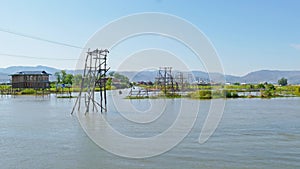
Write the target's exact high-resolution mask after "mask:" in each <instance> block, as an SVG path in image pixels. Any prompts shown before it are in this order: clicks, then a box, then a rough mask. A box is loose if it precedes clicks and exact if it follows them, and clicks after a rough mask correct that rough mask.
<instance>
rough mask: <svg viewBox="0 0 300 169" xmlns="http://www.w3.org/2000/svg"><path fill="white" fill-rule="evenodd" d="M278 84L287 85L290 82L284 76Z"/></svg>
mask: <svg viewBox="0 0 300 169" xmlns="http://www.w3.org/2000/svg"><path fill="white" fill-rule="evenodd" d="M278 84H279V85H280V86H286V85H287V84H288V80H287V79H286V78H284V77H283V78H281V79H279V80H278Z"/></svg>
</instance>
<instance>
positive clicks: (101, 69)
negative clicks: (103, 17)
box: [71, 49, 109, 114]
mask: <svg viewBox="0 0 300 169" xmlns="http://www.w3.org/2000/svg"><path fill="white" fill-rule="evenodd" d="M108 53H109V51H108V50H107V49H104V50H102V49H96V50H93V51H88V52H87V55H86V58H85V66H84V70H83V76H82V80H81V88H80V92H79V94H78V97H77V99H76V102H75V105H74V107H73V109H72V112H71V114H73V113H74V111H75V108H76V107H77V108H78V111H80V105H81V98H82V95H83V93H84V105H85V114H86V113H88V112H90V108H92V111H95V110H96V111H97V112H98V108H100V111H101V113H103V112H107V98H106V82H107V80H108V78H107V77H106V73H107V71H108V70H109V68H108V67H107V63H106V62H107V54H108ZM95 88H99V89H100V91H99V95H100V96H99V100H97V99H96V95H95ZM84 91H86V92H84Z"/></svg>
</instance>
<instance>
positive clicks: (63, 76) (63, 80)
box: [60, 70, 67, 84]
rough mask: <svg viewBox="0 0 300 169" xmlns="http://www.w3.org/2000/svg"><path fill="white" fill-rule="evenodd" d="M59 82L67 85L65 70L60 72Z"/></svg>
mask: <svg viewBox="0 0 300 169" xmlns="http://www.w3.org/2000/svg"><path fill="white" fill-rule="evenodd" d="M60 73H61V81H62V83H63V84H67V83H66V77H67V73H66V71H65V70H61V72H60Z"/></svg>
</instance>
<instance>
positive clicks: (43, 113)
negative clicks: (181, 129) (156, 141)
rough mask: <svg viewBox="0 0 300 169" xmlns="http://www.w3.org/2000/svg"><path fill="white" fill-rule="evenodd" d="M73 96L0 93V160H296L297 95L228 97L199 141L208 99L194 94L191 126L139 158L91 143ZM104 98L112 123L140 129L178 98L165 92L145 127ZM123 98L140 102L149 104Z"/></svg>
mask: <svg viewBox="0 0 300 169" xmlns="http://www.w3.org/2000/svg"><path fill="white" fill-rule="evenodd" d="M74 101H75V99H56V98H55V96H54V95H51V96H49V97H44V98H43V97H35V96H17V97H10V96H0V164H1V166H0V168H2V169H14V168H22V169H32V168H43V169H47V168H56V169H58V168H63V169H75V168H88V169H94V168H95V169H96V168H111V169H116V168H128V169H129V168H130V169H131V168H133V169H140V168H147V169H148V168H149V169H150V168H173V169H176V168H178V169H182V168H188V169H192V168H197V169H198V168H300V98H277V99H228V100H226V107H225V111H224V114H223V118H222V120H221V122H220V124H219V126H218V128H217V130H216V131H215V133H214V134H213V135H212V137H211V138H210V139H209V140H208V141H207V142H206V143H204V144H199V143H198V137H199V133H200V131H201V128H202V126H203V122H204V120H205V118H206V115H207V111H208V109H209V106H210V101H209V100H203V101H199V100H188V102H195V103H199V102H200V113H199V116H198V118H197V120H196V123H195V126H194V128H193V129H192V131H191V132H190V133H189V135H188V136H187V137H186V138H185V139H184V140H183V141H182V142H181V143H180V144H179V145H177V146H176V147H175V148H173V149H172V150H170V151H168V152H166V153H164V154H161V155H158V156H155V157H151V158H144V159H130V158H124V157H119V156H116V155H113V154H111V153H109V152H106V151H105V150H103V149H102V148H100V147H98V146H97V145H96V144H95V143H94V142H93V141H91V140H90V139H89V137H87V135H86V134H85V132H84V130H83V129H82V128H81V126H80V124H79V122H78V119H77V117H76V116H71V115H70V111H71V108H72V106H73V104H74ZM156 101H163V100H156ZM108 102H109V105H108V108H109V111H108V113H107V115H106V116H107V119H108V121H109V122H110V123H111V124H112V126H113V127H114V128H115V129H116V130H119V131H120V132H122V133H124V134H126V135H130V136H135V137H144V136H151V135H155V134H157V133H159V132H161V131H163V130H165V129H166V127H167V126H168V125H170V124H171V122H172V120H174V115H172V113H170V112H172V110H175V109H177V107H176V106H178V104H177V103H178V102H180V100H179V99H175V100H167V101H166V102H167V103H168V104H167V105H168V107H167V108H166V111H168V112H169V113H168V112H166V115H164V116H162V120H160V121H159V120H158V122H160V123H161V126H159V125H158V124H159V123H158V124H156V125H154V124H153V125H150V126H148V127H147V128H146V129H145V131H146V132H145V131H144V132H143V131H142V129H143V128H139V127H136V128H135V126H136V125H130V124H129V122H126V121H124V119H123V118H122V117H121V116H120V115H119V114H118V112H117V111H116V110H115V109H114V108H113V106H112V105H111V100H110V99H109V100H108ZM128 103H130V104H133V105H136V106H137V108H140V109H147V105H148V104H149V102H148V101H147V100H131V101H130V100H128ZM145 107H146V108H145ZM120 144H122V143H120Z"/></svg>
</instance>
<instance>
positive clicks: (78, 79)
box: [73, 74, 82, 86]
mask: <svg viewBox="0 0 300 169" xmlns="http://www.w3.org/2000/svg"><path fill="white" fill-rule="evenodd" d="M81 81H82V75H81V74H77V75H74V77H73V84H74V85H75V86H80V85H81Z"/></svg>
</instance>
